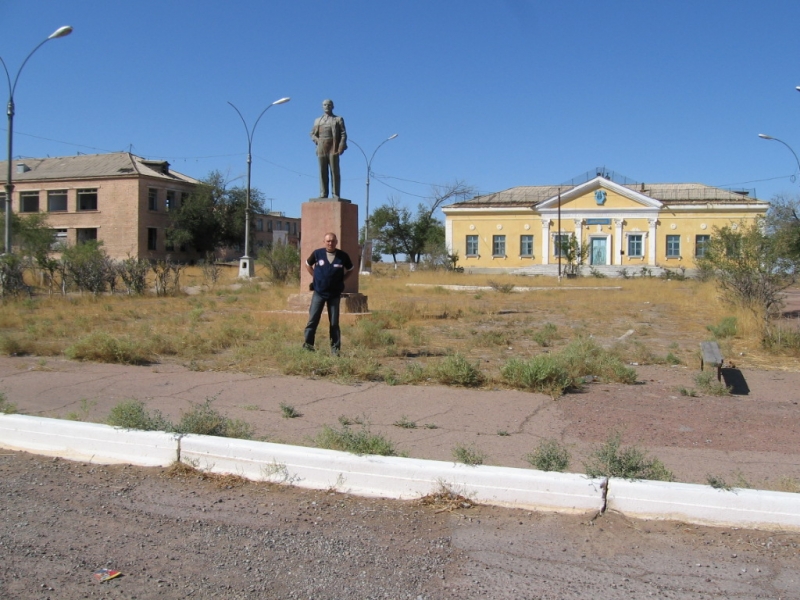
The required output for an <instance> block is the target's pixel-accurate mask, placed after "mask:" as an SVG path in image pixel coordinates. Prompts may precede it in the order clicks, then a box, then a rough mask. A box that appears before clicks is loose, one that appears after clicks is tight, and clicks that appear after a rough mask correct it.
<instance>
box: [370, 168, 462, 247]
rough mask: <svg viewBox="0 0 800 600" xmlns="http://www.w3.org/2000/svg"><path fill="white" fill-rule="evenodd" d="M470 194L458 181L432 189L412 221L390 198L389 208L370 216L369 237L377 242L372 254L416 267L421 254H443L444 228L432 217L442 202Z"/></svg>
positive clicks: (418, 207) (403, 209) (384, 207)
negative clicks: (402, 259)
mask: <svg viewBox="0 0 800 600" xmlns="http://www.w3.org/2000/svg"><path fill="white" fill-rule="evenodd" d="M472 194H474V190H473V188H472V187H471V186H468V185H467V184H465V183H463V182H461V181H455V182H453V183H450V184H447V185H441V186H432V188H431V196H430V197H429V198H428V199H427V200H428V201H427V203H420V204H419V205H418V206H417V214H416V215H415V216H414V217H413V218H412V216H411V211H409V210H408V209H407V208H405V207H402V206H400V205H399V204H398V202H397V200H396V199H394V198H390V200H389V204H385V205H383V206H381V207H379V208H378V210H376V211H375V212H374V213H372V215H371V216H370V221H369V223H370V225H369V227H370V232H371V236H372V237H373V239H374V240H375V241H376V242H377V244H376V247H375V250H376V251H378V252H380V253H381V254H391V255H392V259H393V260H394V262H397V255H398V254H405V255H406V259H407V260H409V261H410V262H414V263H419V261H420V259H421V257H422V256H423V255H425V254H431V253H434V254H436V255H437V256H440V255H442V254H443V253H444V254H447V249H446V248H445V230H444V224H443V223H442V222H441V221H440V220H439V219H437V218H436V217H435V216H434V214H435V212H436V210H437V209H438V208H440V207H441V206H442V205H444V204H445V203H446V202H448V201H450V200H459V199H464V198H466V197H467V196H469V195H472ZM426 249H428V250H430V251H428V250H426Z"/></svg>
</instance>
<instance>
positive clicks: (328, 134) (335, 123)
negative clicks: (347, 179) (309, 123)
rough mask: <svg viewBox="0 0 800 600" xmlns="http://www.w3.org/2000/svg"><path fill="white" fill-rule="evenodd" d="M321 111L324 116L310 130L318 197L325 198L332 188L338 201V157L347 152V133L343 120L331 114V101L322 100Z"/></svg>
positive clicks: (339, 181) (339, 189)
mask: <svg viewBox="0 0 800 600" xmlns="http://www.w3.org/2000/svg"><path fill="white" fill-rule="evenodd" d="M322 110H323V112H324V114H323V115H322V116H321V117H319V118H317V119H314V127H312V128H311V139H312V140H313V141H314V143H315V144H316V145H317V160H319V197H320V198H327V197H328V196H329V195H330V188H331V187H332V188H333V197H334V199H336V200H338V199H339V193H340V191H341V183H342V180H341V177H340V175H339V155H340V154H342V152H344V151H345V150H347V131H345V128H344V119H343V118H342V117H337V116H336V115H334V114H333V100H323V101H322ZM329 176H330V177H329ZM329 180H330V184H331V185H330V186H329V185H328V183H329Z"/></svg>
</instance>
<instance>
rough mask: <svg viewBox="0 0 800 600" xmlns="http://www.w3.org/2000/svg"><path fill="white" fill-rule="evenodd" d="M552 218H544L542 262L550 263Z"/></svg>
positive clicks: (544, 263)
mask: <svg viewBox="0 0 800 600" xmlns="http://www.w3.org/2000/svg"><path fill="white" fill-rule="evenodd" d="M551 222H552V221H551V220H550V219H542V264H543V265H549V264H550V223H551Z"/></svg>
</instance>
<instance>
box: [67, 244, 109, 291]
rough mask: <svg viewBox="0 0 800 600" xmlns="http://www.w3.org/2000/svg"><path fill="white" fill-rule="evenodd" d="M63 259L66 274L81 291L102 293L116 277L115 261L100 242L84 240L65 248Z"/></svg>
mask: <svg viewBox="0 0 800 600" xmlns="http://www.w3.org/2000/svg"><path fill="white" fill-rule="evenodd" d="M61 261H62V262H63V263H64V272H65V275H66V276H67V277H68V278H69V279H70V280H71V281H72V283H74V284H75V287H76V288H78V290H80V291H81V292H91V293H92V294H94V295H97V294H100V293H102V292H104V291H106V289H107V288H108V284H109V282H112V281H113V280H114V279H115V278H116V270H115V269H114V265H113V262H112V261H111V259H110V258H109V257H108V255H107V254H106V253H105V250H103V248H102V247H101V244H100V243H99V242H95V241H90V242H83V243H80V244H76V245H75V246H69V247H67V248H64V250H63V252H62V254H61Z"/></svg>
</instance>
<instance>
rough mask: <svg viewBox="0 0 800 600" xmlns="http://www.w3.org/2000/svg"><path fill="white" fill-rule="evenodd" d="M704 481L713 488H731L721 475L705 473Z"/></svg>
mask: <svg viewBox="0 0 800 600" xmlns="http://www.w3.org/2000/svg"><path fill="white" fill-rule="evenodd" d="M706 483H707V484H708V485H710V486H711V487H712V488H714V489H715V490H724V491H726V492H730V491H731V490H732V489H733V488H732V487H731V486H729V485H728V484H727V483H726V482H725V480H724V479H723V478H722V477H718V476H716V475H711V474H710V473H709V474H708V475H706Z"/></svg>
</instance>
